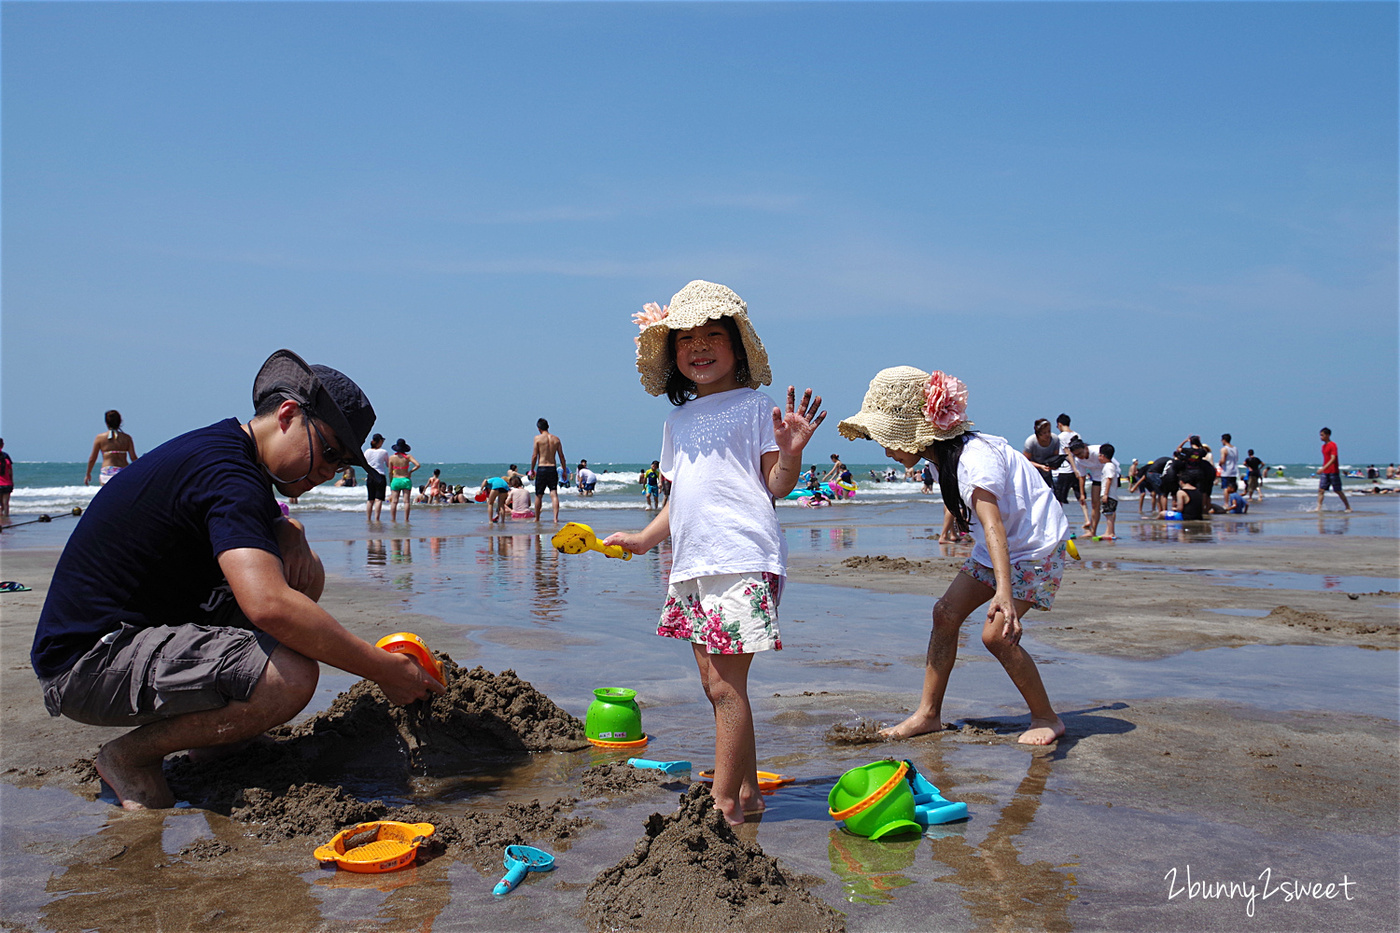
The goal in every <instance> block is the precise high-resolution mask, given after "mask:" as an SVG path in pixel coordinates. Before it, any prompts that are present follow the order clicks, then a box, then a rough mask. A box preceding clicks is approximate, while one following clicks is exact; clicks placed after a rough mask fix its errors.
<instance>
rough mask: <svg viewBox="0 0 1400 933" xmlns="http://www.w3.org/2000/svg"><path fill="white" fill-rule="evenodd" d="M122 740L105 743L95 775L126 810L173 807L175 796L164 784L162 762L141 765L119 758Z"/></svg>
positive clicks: (97, 762) (99, 752) (98, 756)
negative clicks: (100, 777) (110, 789)
mask: <svg viewBox="0 0 1400 933" xmlns="http://www.w3.org/2000/svg"><path fill="white" fill-rule="evenodd" d="M120 742H121V739H117V740H116V741H113V742H108V743H107V744H106V745H104V746H102V748H101V749H100V750H99V751H98V752H97V757H96V758H95V759H93V764H94V765H96V767H97V773H98V774H100V775H101V776H102V780H104V781H106V782H107V786H108V787H110V788H112V792H113V793H115V794H116V795H117V799H118V800H119V801H121V805H122V807H123V809H126V810H164V809H166V808H168V807H173V806H175V795H174V794H172V793H171V792H170V785H168V784H166V783H165V773H164V772H163V770H162V767H161V766H162V765H163V764H164V762H163V761H157V762H155V763H154V764H142V763H140V762H133V761H129V760H127V759H126V758H125V757H124V756H123V755H122V749H121V746H120V744H119V743H120Z"/></svg>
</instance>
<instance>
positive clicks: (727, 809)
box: [715, 800, 744, 826]
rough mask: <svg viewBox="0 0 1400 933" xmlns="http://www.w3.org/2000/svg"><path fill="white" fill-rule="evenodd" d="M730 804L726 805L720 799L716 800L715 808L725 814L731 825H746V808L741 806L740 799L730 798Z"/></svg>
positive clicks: (725, 818) (726, 820)
mask: <svg viewBox="0 0 1400 933" xmlns="http://www.w3.org/2000/svg"><path fill="white" fill-rule="evenodd" d="M727 803H728V806H724V805H722V804H721V802H720V801H718V800H716V801H715V809H716V810H718V811H719V812H720V813H722V814H724V820H725V822H727V823H728V824H729V825H730V826H743V825H744V809H743V808H742V807H740V806H739V801H737V800H730V801H728V802H727Z"/></svg>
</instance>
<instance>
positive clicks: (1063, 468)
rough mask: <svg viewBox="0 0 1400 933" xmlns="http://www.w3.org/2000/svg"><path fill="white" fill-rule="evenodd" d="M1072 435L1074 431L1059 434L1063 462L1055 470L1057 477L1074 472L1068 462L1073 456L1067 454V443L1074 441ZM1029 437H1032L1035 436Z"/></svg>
mask: <svg viewBox="0 0 1400 933" xmlns="http://www.w3.org/2000/svg"><path fill="white" fill-rule="evenodd" d="M1074 435H1075V432H1074V431H1061V432H1060V453H1062V454H1064V455H1065V462H1064V463H1062V464H1060V465H1059V466H1057V467H1056V468H1055V473H1056V474H1057V475H1058V474H1060V473H1073V472H1074V467H1072V466H1070V465H1069V462H1070V461H1071V460H1073V459H1074V454H1072V453H1070V452H1069V442H1070V441H1072V440H1074ZM1031 436H1032V437H1034V436H1035V435H1031Z"/></svg>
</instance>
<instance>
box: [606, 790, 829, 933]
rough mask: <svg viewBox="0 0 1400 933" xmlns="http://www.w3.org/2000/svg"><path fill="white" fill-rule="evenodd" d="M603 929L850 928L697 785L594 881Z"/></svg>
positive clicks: (777, 932) (778, 932)
mask: <svg viewBox="0 0 1400 933" xmlns="http://www.w3.org/2000/svg"><path fill="white" fill-rule="evenodd" d="M584 914H585V916H587V917H588V919H589V922H590V923H591V924H592V925H593V926H594V928H595V929H605V930H648V931H660V933H672V931H690V930H697V931H698V930H724V929H739V930H763V931H764V933H786V931H797V930H802V931H838V930H845V928H846V924H845V920H844V918H843V916H842V915H841V914H840V913H838V912H837V911H835V910H833V909H832V908H831V907H829V906H828V905H827V904H825V903H823V902H822V901H821V900H820V899H819V898H817V897H816V896H814V895H813V894H812V893H811V892H810V891H809V890H808V889H807V888H806V887H805V886H804V885H802V884H801V883H799V882H798V881H796V880H795V879H792V878H789V877H788V876H787V875H786V874H784V872H783V870H782V869H781V868H780V867H779V866H778V863H777V861H776V860H775V859H773V858H771V857H769V856H767V855H765V854H764V853H763V850H762V849H760V848H759V847H758V846H757V845H754V844H753V843H749V842H744V841H742V840H740V839H739V837H738V836H736V835H734V831H733V830H732V829H731V828H730V827H729V824H728V823H726V822H725V820H724V817H723V816H721V815H720V813H719V811H717V810H715V809H714V801H713V800H712V799H711V797H710V792H709V790H708V789H707V788H706V787H705V786H704V785H701V784H696V785H694V786H692V787H691V788H690V790H689V792H687V793H686V794H685V796H683V797H682V798H681V805H680V808H679V809H678V810H677V811H676V812H675V813H673V814H671V815H670V816H662V815H661V814H659V813H653V814H652V815H651V816H650V817H648V818H647V823H646V835H645V836H643V837H642V839H641V840H639V841H638V842H637V847H636V849H635V850H633V852H632V854H631V855H630V856H628V857H627V858H625V859H623V860H622V861H621V862H619V863H618V864H616V865H614V866H613V867H612V868H609V869H608V870H606V871H604V872H603V873H602V874H600V875H599V876H598V877H597V878H596V879H594V881H593V883H592V884H590V885H589V886H588V893H587V895H586V896H585V898H584Z"/></svg>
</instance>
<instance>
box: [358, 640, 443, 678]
mask: <svg viewBox="0 0 1400 933" xmlns="http://www.w3.org/2000/svg"><path fill="white" fill-rule="evenodd" d="M374 647H376V648H383V649H384V650H385V651H390V652H393V653H395V654H398V653H400V652H402V653H403V654H406V655H408V656H409V657H411V658H413V660H415V661H417V662H418V663H419V664H420V665H422V667H423V670H425V671H427V672H428V673H429V674H432V675H433V676H434V677H435V678H437V682H438V683H440V684H442V685H443V686H446V685H447V679H446V678H445V677H443V674H442V664H441V662H439V661H438V659H437V658H435V657H433V653H432V652H431V651H429V650H428V646H427V645H425V644H423V639H421V638H419V637H418V636H417V635H415V634H413V633H412V632H395V633H394V634H392V635H385V636H384V637H383V638H381V639H379V641H377V642H375V643H374Z"/></svg>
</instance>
